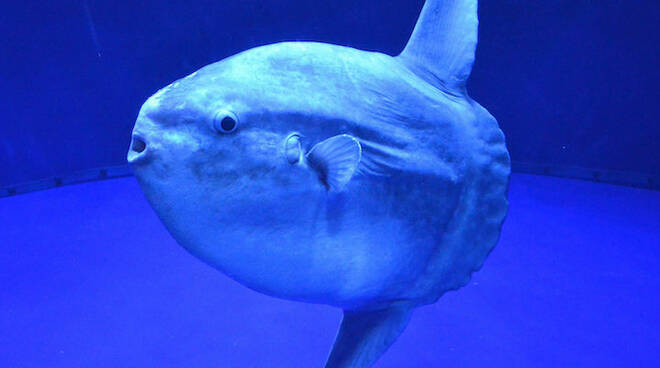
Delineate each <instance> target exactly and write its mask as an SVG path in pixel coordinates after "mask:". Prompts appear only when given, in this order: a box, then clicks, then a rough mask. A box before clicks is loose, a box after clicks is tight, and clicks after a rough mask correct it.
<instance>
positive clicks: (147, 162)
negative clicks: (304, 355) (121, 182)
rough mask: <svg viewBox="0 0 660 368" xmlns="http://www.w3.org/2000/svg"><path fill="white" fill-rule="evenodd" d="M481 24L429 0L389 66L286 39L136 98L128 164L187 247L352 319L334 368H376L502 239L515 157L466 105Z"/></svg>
mask: <svg viewBox="0 0 660 368" xmlns="http://www.w3.org/2000/svg"><path fill="white" fill-rule="evenodd" d="M477 26H478V20H477V0H427V1H426V4H425V5H424V8H423V10H422V13H421V15H420V19H419V20H418V23H417V25H416V27H415V29H414V31H413V34H412V37H411V38H410V41H409V42H408V44H407V46H406V47H405V49H404V50H403V52H402V53H401V54H400V55H398V56H396V57H392V56H388V55H384V54H381V53H377V52H366V51H360V50H356V49H353V48H349V47H341V46H336V45H330V44H324V43H314V42H285V43H277V44H273V45H268V46H263V47H257V48H254V49H251V50H248V51H245V52H242V53H240V54H237V55H235V56H232V57H229V58H227V59H225V60H222V61H219V62H217V63H214V64H211V65H208V66H206V67H204V68H202V69H200V70H198V71H196V72H195V73H193V74H191V75H189V76H187V77H185V78H183V79H181V80H178V81H176V82H174V83H172V84H171V85H169V86H167V87H165V88H163V89H161V90H160V91H158V92H157V93H156V94H155V95H153V96H152V97H150V98H149V99H148V100H147V101H146V102H145V103H144V105H143V106H142V108H141V110H140V113H139V115H138V117H137V121H136V123H135V128H134V130H133V135H132V142H131V146H130V150H129V152H128V162H129V163H130V165H131V167H132V169H133V171H134V173H135V176H136V177H137V180H138V182H139V184H140V186H141V188H142V190H143V191H144V194H145V196H146V198H147V199H148V201H149V202H150V204H151V205H152V206H153V208H154V210H155V211H156V213H157V214H158V216H159V217H160V219H161V220H162V222H163V223H164V225H165V226H166V227H167V229H168V230H169V232H170V233H171V235H172V236H173V237H174V238H175V239H176V241H177V242H178V243H179V244H181V245H182V246H183V247H184V248H185V249H186V250H187V251H188V252H190V253H192V254H193V255H194V256H196V257H198V258H200V259H201V260H203V261H204V262H206V263H207V264H209V265H211V266H213V267H215V268H217V269H218V270H221V271H222V272H223V273H225V274H226V275H228V276H229V277H231V278H233V279H234V280H236V281H238V282H240V283H241V284H243V285H245V286H247V287H249V288H251V289H253V290H256V291H259V292H261V293H264V294H268V295H271V296H275V297H279V298H285V299H290V300H296V301H302V302H309V303H322V304H327V305H331V306H335V307H339V308H342V309H343V311H344V317H343V320H342V323H341V326H340V329H339V332H338V335H337V338H336V340H335V342H334V346H333V348H332V351H331V353H330V356H329V358H328V361H327V363H326V367H328V368H337V367H351V368H356V367H369V366H371V365H372V364H373V363H374V362H375V361H376V360H377V359H378V358H379V357H380V356H381V355H382V354H383V353H384V352H385V351H386V350H387V348H388V347H389V346H390V345H391V344H392V343H393V342H394V340H395V339H396V338H397V337H398V336H399V335H400V334H401V332H402V331H403V329H404V328H405V326H406V325H407V323H408V321H409V319H410V315H411V312H412V310H413V309H414V308H415V307H418V306H421V305H425V304H430V303H434V302H435V301H436V300H437V299H438V298H439V297H440V296H441V295H442V294H443V293H445V292H446V291H448V290H454V289H457V288H460V287H461V286H463V285H465V284H466V283H467V282H468V280H469V278H470V275H471V273H472V272H474V271H476V270H478V269H479V268H480V267H481V265H482V263H483V262H484V260H485V258H486V257H487V256H488V253H489V252H490V251H491V250H492V249H493V247H494V246H495V244H496V243H497V240H498V238H499V234H500V230H501V227H502V223H503V221H504V217H505V214H506V212H507V207H508V203H507V199H506V196H507V188H508V181H509V174H510V159H509V154H508V152H507V149H506V145H505V140H504V136H503V134H502V132H501V131H500V129H499V127H498V124H497V121H496V120H495V119H494V118H493V117H492V116H491V115H490V114H489V113H488V111H486V109H484V108H483V107H481V106H480V105H479V104H477V103H476V102H475V101H473V100H472V99H471V98H470V97H469V96H468V95H467V92H466V80H467V78H468V76H469V75H470V72H471V69H472V64H473V62H474V56H475V48H476V45H477Z"/></svg>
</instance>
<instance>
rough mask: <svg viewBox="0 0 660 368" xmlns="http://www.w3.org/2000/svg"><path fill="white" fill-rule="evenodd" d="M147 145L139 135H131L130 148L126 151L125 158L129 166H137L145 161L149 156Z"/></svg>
mask: <svg viewBox="0 0 660 368" xmlns="http://www.w3.org/2000/svg"><path fill="white" fill-rule="evenodd" d="M148 152H149V150H148V147H147V143H146V141H145V140H144V138H142V137H141V136H140V135H139V134H133V136H132V138H131V146H130V148H129V150H128V155H127V157H126V159H127V161H128V163H129V164H137V163H139V162H143V161H145V160H146V159H147V158H148V156H149V154H148Z"/></svg>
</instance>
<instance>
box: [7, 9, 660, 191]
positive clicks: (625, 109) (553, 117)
mask: <svg viewBox="0 0 660 368" xmlns="http://www.w3.org/2000/svg"><path fill="white" fill-rule="evenodd" d="M85 4H87V6H85ZM422 4H423V0H333V1H322V0H259V1H257V0H251V1H246V0H196V1H187V0H185V1H184V0H172V1H166V2H164V1H161V0H142V1H116V0H112V1H111V0H78V1H68V2H67V1H31V0H26V1H3V2H2V5H3V6H2V7H1V11H0V34H2V35H6V36H7V37H4V38H3V42H2V43H0V111H3V119H2V121H0V126H1V128H2V130H1V132H0V134H1V137H2V138H1V139H0V162H2V163H3V166H2V170H0V187H3V186H5V185H10V184H16V183H18V182H23V181H30V180H35V179H41V178H44V177H48V176H55V175H64V174H68V173H71V172H73V171H77V170H82V169H88V168H92V167H100V166H108V165H119V164H123V163H124V161H125V154H126V149H127V146H128V143H129V141H130V131H131V128H132V127H133V124H134V122H135V117H136V115H137V112H138V110H139V108H140V105H141V104H142V103H143V102H144V101H145V99H146V98H147V97H149V96H150V95H151V94H153V93H154V92H155V91H157V90H158V89H160V88H162V87H163V86H166V85H168V84H169V83H171V82H172V81H174V80H175V79H178V78H181V77H183V76H185V75H188V74H190V73H192V72H194V71H195V70H196V69H198V68H200V67H202V66H204V65H207V64H209V63H212V62H215V61H218V60H220V59H222V58H225V57H227V56H230V55H233V54H235V53H237V52H240V51H243V50H246V49H249V48H251V47H255V46H260V45H265V44H269V43H273V42H279V41H291V40H312V41H322V42H330V43H336V44H340V45H347V46H352V47H356V48H360V49H366V50H374V51H380V52H384V53H387V54H392V55H396V54H398V53H399V52H400V51H401V50H402V49H403V47H404V45H405V44H406V41H407V40H408V37H409V36H410V33H411V31H412V29H413V27H414V25H415V21H416V19H417V16H418V14H419V11H420V9H421V7H422ZM87 10H88V11H87ZM479 15H480V33H479V47H478V50H477V58H476V63H475V66H474V70H473V74H472V77H471V79H470V82H469V86H468V87H469V91H470V94H471V95H472V96H473V97H474V98H475V100H476V101H479V103H481V104H482V105H483V106H484V107H486V108H487V109H488V110H489V111H490V112H491V113H492V114H493V115H494V116H495V117H496V118H497V119H498V120H499V122H500V125H501V127H502V130H503V131H504V133H505V134H506V135H507V138H508V142H507V143H508V146H509V150H510V152H511V154H512V157H513V160H514V161H516V162H517V161H521V162H525V163H538V164H550V165H562V166H579V167H586V168H593V169H601V170H617V171H619V170H620V171H630V172H637V173H642V174H645V175H650V176H654V177H655V178H656V182H660V179H657V178H660V154H659V153H658V148H657V142H660V125H658V124H657V122H658V121H660V104H658V103H657V102H658V86H659V85H660V68H658V60H660V48H659V47H658V46H657V45H658V44H660V39H659V37H660V7H658V6H657V1H656V0H636V1H621V0H599V1H592V0H554V1H520V0H498V1H492V0H483V1H481V2H480V5H479ZM90 17H91V18H90ZM90 19H91V22H90ZM99 53H100V54H101V56H100V57H99Z"/></svg>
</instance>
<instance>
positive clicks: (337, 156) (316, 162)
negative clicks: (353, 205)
mask: <svg viewBox="0 0 660 368" xmlns="http://www.w3.org/2000/svg"><path fill="white" fill-rule="evenodd" d="M361 158H362V147H361V146H360V142H358V140H357V139H355V138H354V137H353V136H350V135H348V134H342V135H337V136H334V137H332V138H328V139H326V140H324V141H323V142H320V143H318V144H316V145H315V146H314V147H312V149H311V150H310V151H309V153H307V163H308V164H309V166H310V167H311V168H312V169H314V170H316V171H317V173H318V174H319V177H320V178H321V180H322V181H323V182H324V183H325V184H326V185H327V186H328V189H332V190H337V191H339V190H342V189H343V188H344V187H345V186H346V184H348V182H349V181H351V178H352V177H353V175H354V174H355V172H356V171H357V168H358V165H359V164H360V159H361Z"/></svg>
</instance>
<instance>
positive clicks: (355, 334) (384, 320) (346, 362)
mask: <svg viewBox="0 0 660 368" xmlns="http://www.w3.org/2000/svg"><path fill="white" fill-rule="evenodd" d="M411 313H412V309H411V308H410V307H408V306H392V307H390V308H388V309H382V310H376V311H344V319H343V320H342V322H341V327H340V328H339V334H338V335H337V338H336V339H335V344H334V346H333V347H332V352H331V353H330V357H329V358H328V362H327V363H326V365H325V368H366V367H371V366H372V364H373V363H374V362H376V360H378V358H380V356H381V355H382V354H383V353H384V352H385V350H387V348H389V347H390V345H392V343H393V342H394V340H396V339H397V337H399V335H400V334H401V332H403V330H404V329H405V328H406V326H407V325H408V321H410V314H411Z"/></svg>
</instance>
